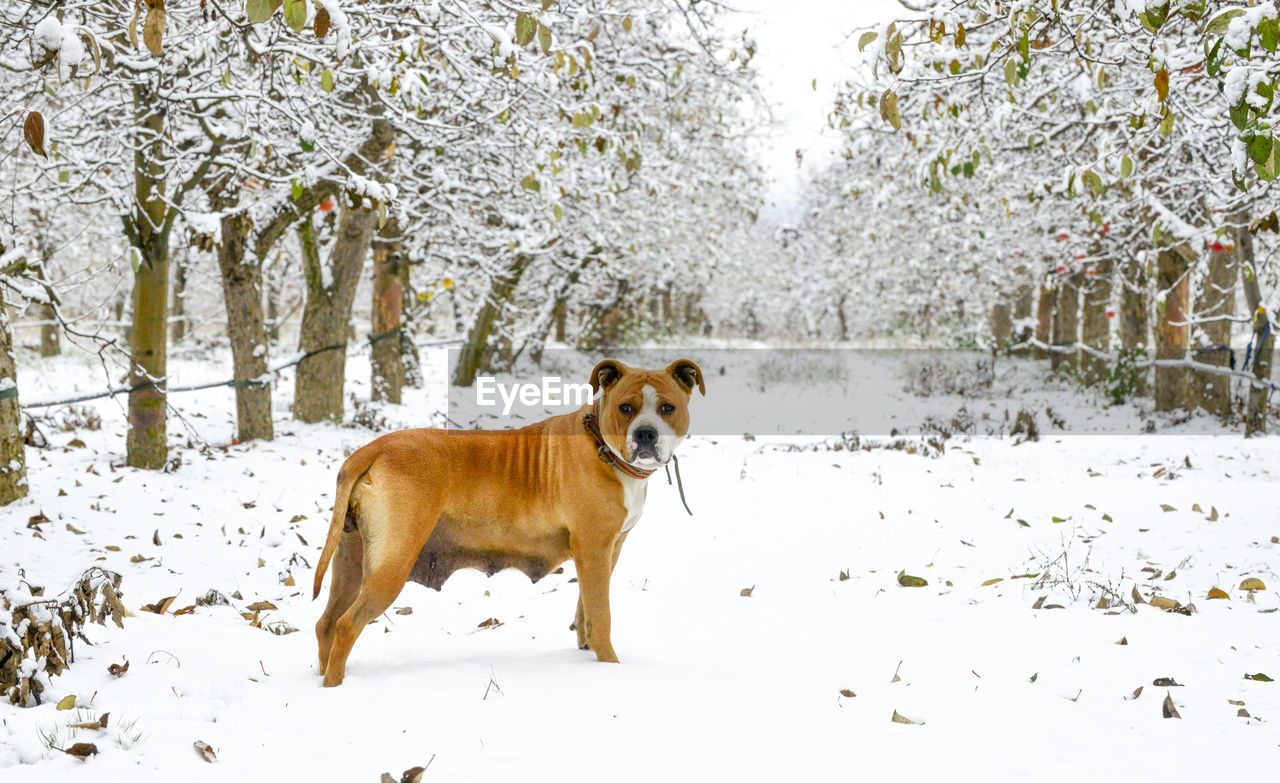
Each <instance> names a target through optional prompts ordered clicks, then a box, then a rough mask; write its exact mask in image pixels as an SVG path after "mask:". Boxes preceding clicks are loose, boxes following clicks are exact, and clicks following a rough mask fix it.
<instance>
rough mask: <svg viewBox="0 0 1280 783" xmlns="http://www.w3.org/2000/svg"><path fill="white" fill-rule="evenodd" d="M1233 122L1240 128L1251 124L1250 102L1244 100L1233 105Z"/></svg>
mask: <svg viewBox="0 0 1280 783" xmlns="http://www.w3.org/2000/svg"><path fill="white" fill-rule="evenodd" d="M1231 122H1232V123H1233V124H1234V125H1235V126H1236V128H1238V129H1240V130H1244V128H1245V126H1246V125H1248V124H1249V104H1248V103H1246V102H1245V101H1244V100H1241V101H1240V102H1239V103H1237V104H1236V105H1235V106H1232V107H1231Z"/></svg>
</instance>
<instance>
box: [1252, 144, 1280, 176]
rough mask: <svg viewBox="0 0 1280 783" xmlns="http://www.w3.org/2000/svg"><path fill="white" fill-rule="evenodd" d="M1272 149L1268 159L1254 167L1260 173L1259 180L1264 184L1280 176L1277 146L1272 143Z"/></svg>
mask: <svg viewBox="0 0 1280 783" xmlns="http://www.w3.org/2000/svg"><path fill="white" fill-rule="evenodd" d="M1270 147H1271V149H1270V151H1269V153H1268V154H1267V157H1266V158H1265V159H1263V160H1261V161H1259V162H1258V164H1257V165H1255V166H1254V167H1253V169H1254V171H1256V172H1257V173H1258V178H1259V179H1261V180H1263V181H1264V182H1270V181H1272V180H1274V179H1275V178H1276V177H1277V176H1280V160H1277V156H1276V145H1275V144H1274V143H1272V144H1271V145H1270Z"/></svg>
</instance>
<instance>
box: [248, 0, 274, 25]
mask: <svg viewBox="0 0 1280 783" xmlns="http://www.w3.org/2000/svg"><path fill="white" fill-rule="evenodd" d="M282 2H283V0H248V2H246V3H245V4H244V10H245V14H246V15H247V16H248V17H249V24H262V23H263V22H265V21H267V20H268V19H270V18H271V15H272V14H274V13H275V12H276V9H277V8H279V7H280V4H281V3H282Z"/></svg>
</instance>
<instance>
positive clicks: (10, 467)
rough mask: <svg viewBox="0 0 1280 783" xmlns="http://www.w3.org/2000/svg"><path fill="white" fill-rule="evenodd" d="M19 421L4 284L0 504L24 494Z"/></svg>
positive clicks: (0, 306) (0, 298) (0, 302)
mask: <svg viewBox="0 0 1280 783" xmlns="http://www.w3.org/2000/svg"><path fill="white" fill-rule="evenodd" d="M3 253H4V248H3V247H0V255H3ZM21 424H22V412H21V411H20V410H19V409H18V369H17V367H16V365H15V364H14V360H13V330H12V329H11V328H10V327H9V313H8V312H7V311H6V310H5V307H4V288H3V286H0V506H3V505H8V504H9V503H12V502H13V501H15V500H17V499H18V498H20V497H23V496H25V495H26V494H27V457H26V453H25V451H24V450H23V433H22V427H21Z"/></svg>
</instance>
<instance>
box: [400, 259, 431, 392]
mask: <svg viewBox="0 0 1280 783" xmlns="http://www.w3.org/2000/svg"><path fill="white" fill-rule="evenodd" d="M399 272H400V290H401V291H403V292H404V299H403V300H402V303H401V305H400V313H401V315H400V328H401V329H402V330H403V331H402V332H401V333H400V341H399V342H400V363H401V365H402V366H403V367H404V382H405V384H407V385H409V386H412V387H413V388H415V389H421V388H423V386H425V385H426V379H424V378H423V377H422V357H421V356H420V355H419V354H418V345H417V343H416V342H415V341H414V335H415V334H416V331H415V329H414V327H415V325H416V323H417V319H416V314H417V313H418V312H420V311H419V310H417V309H416V308H415V307H414V306H413V305H414V299H415V298H416V297H417V294H415V293H414V290H413V286H412V285H410V282H411V281H410V277H409V273H410V265H409V259H408V257H407V256H404V257H402V259H401V263H400V264H399Z"/></svg>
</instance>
